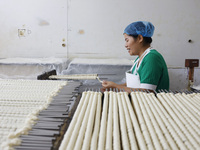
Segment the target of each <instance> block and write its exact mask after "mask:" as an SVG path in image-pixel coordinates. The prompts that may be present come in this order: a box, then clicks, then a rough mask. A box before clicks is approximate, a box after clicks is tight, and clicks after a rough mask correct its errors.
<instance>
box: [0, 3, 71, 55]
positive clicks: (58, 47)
mask: <svg viewBox="0 0 200 150" xmlns="http://www.w3.org/2000/svg"><path fill="white" fill-rule="evenodd" d="M0 26H1V29H0V58H8V57H51V56H56V57H67V46H65V47H63V46H62V44H66V42H67V1H66V0H6V1H5V0H0ZM19 29H22V30H24V31H25V32H24V35H22V36H19V32H18V30H19Z"/></svg>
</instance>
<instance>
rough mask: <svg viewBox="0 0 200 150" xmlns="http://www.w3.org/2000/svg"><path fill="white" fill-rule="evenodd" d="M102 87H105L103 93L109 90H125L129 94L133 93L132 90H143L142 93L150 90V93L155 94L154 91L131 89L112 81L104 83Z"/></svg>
mask: <svg viewBox="0 0 200 150" xmlns="http://www.w3.org/2000/svg"><path fill="white" fill-rule="evenodd" d="M102 86H103V91H105V90H106V89H108V90H109V89H110V88H111V89H118V90H120V89H121V90H125V91H126V92H128V93H131V90H132V91H134V90H142V91H145V90H149V91H150V92H153V90H150V89H142V88H129V87H127V86H126V83H124V84H116V83H115V82H112V81H103V83H102Z"/></svg>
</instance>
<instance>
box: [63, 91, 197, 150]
mask: <svg viewBox="0 0 200 150" xmlns="http://www.w3.org/2000/svg"><path fill="white" fill-rule="evenodd" d="M199 108H200V94H199V93H192V94H185V93H176V94H175V93H164V92H161V93H157V95H155V94H154V93H148V92H142V91H135V92H131V93H130V95H129V94H128V93H127V92H122V91H120V92H115V91H105V92H104V94H103V95H102V93H100V92H94V91H85V92H83V93H82V98H81V100H80V103H79V105H78V107H77V110H76V112H75V114H74V117H73V119H72V121H71V124H70V126H69V128H68V130H67V132H66V134H65V135H64V138H63V141H62V143H61V145H60V148H59V150H71V149H84V150H88V149H91V150H93V149H98V150H104V149H114V150H120V149H125V150H129V149H134V150H137V149H138V150H140V149H142V150H150V149H152V150H156V149H158V150H160V149H173V150H178V149H185V150H197V149H199V148H200V111H199Z"/></svg>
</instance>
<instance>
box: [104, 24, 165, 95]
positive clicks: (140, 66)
mask: <svg viewBox="0 0 200 150" xmlns="http://www.w3.org/2000/svg"><path fill="white" fill-rule="evenodd" d="M153 33H154V26H153V24H151V23H150V22H146V21H137V22H133V23H131V24H130V25H128V26H127V27H126V28H125V30H124V38H125V47H126V49H127V50H128V52H129V54H130V55H131V56H133V55H138V57H137V59H136V60H135V62H134V64H133V66H132V68H131V70H129V71H127V72H126V83H125V84H116V83H114V82H112V81H103V83H102V86H103V89H104V90H105V89H109V88H117V89H125V90H126V91H127V92H129V93H130V92H131V89H136V90H138V89H140V90H150V91H153V90H156V91H158V90H160V89H166V90H169V76H168V70H167V65H166V63H165V60H164V59H163V57H162V55H161V54H160V53H158V52H157V51H156V50H155V49H152V48H151V42H152V38H151V37H152V36H153Z"/></svg>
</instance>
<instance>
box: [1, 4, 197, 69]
mask: <svg viewBox="0 0 200 150" xmlns="http://www.w3.org/2000/svg"><path fill="white" fill-rule="evenodd" d="M199 13H200V1H199V0H190V1H188V0H182V1H180V0H167V1H159V0H148V1H147V0H140V1H137V0H123V1H122V0H115V1H114V0H98V1H94V0H85V1H82V0H6V1H4V0H0V25H1V31H0V58H7V57H50V56H56V57H72V58H73V57H87V58H88V57H94V58H128V59H134V58H135V57H130V56H129V54H128V53H127V51H126V50H125V48H124V38H123V35H122V33H123V30H124V28H125V27H126V26H127V25H128V24H129V23H131V22H133V21H137V20H147V21H151V22H152V23H153V24H154V25H155V34H154V36H153V43H152V46H153V47H154V48H156V49H157V50H158V51H159V52H160V53H161V54H163V56H164V58H165V60H166V62H167V64H168V66H182V67H183V66H184V61H185V59H186V58H196V59H199V57H200V51H199V47H200V41H199V35H200V25H199V24H200V17H199ZM18 29H25V37H19V36H18ZM67 36H68V37H67ZM189 39H191V40H192V41H193V42H192V43H189V42H188V40H189ZM62 44H66V47H63V46H62Z"/></svg>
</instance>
